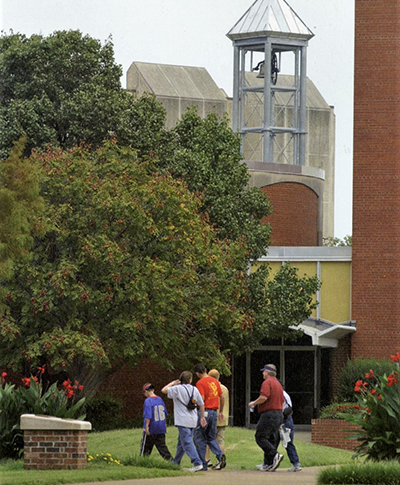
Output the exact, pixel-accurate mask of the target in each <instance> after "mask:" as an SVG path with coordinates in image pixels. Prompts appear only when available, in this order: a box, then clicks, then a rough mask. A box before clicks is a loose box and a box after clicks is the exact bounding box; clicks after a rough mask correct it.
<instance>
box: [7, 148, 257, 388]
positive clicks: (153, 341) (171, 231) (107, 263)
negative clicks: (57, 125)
mask: <svg viewBox="0 0 400 485" xmlns="http://www.w3.org/2000/svg"><path fill="white" fill-rule="evenodd" d="M33 160H34V161H35V162H36V163H40V164H41V166H42V167H43V168H44V170H45V172H46V177H45V179H44V181H43V184H42V194H43V196H44V198H45V201H46V213H45V216H46V219H47V223H48V230H47V233H46V235H45V236H44V237H41V238H37V239H36V242H35V247H34V249H33V255H32V258H31V260H30V261H29V263H28V264H24V265H21V266H20V267H18V268H17V270H16V276H15V278H14V280H13V282H12V284H11V285H10V290H9V293H8V295H7V302H8V305H9V313H8V314H7V315H6V316H5V317H4V318H3V319H2V321H1V326H0V329H1V341H2V353H1V361H0V365H1V364H9V363H10V362H12V363H13V364H14V365H15V366H20V365H21V364H23V363H24V362H25V363H28V364H30V365H33V364H35V363H37V362H43V361H45V362H49V363H50V364H51V367H52V368H53V370H62V369H64V370H67V371H68V372H69V374H70V375H73V376H74V378H78V380H79V381H81V382H84V380H85V378H86V377H87V376H88V375H89V374H88V373H87V369H88V368H89V367H90V368H94V369H96V373H97V374H98V375H101V373H102V372H104V371H105V370H106V369H115V368H117V367H118V366H120V365H122V364H123V363H125V362H130V363H131V364H135V363H138V362H139V360H140V359H141V358H142V357H144V356H146V357H149V358H150V359H157V360H158V361H159V362H162V363H163V364H164V365H166V366H172V363H174V364H175V365H177V364H179V362H181V363H183V362H185V361H186V362H187V361H192V360H196V359H198V360H201V359H203V358H204V357H205V356H207V357H208V359H212V360H213V361H215V362H217V363H218V364H219V365H220V366H222V367H224V366H226V359H225V352H227V351H228V350H229V348H230V346H231V345H230V344H231V342H232V341H233V340H234V339H235V335H237V334H239V333H240V332H241V331H242V330H243V329H245V328H248V327H250V324H251V317H250V316H249V315H247V314H246V312H244V311H243V309H242V308H241V306H240V304H239V302H240V300H241V298H243V296H244V291H245V282H246V267H241V265H242V262H243V260H244V258H243V253H244V252H245V248H244V247H243V245H241V244H240V243H239V242H237V243H234V242H228V241H226V240H219V239H218V238H217V237H216V235H215V234H214V231H213V229H212V228H211V226H210V224H209V223H208V222H207V220H206V219H205V218H204V217H202V216H200V215H199V214H198V207H199V205H200V204H201V200H200V199H199V198H198V197H196V196H194V195H193V194H192V193H190V192H189V191H188V190H187V188H186V186H185V184H184V183H183V182H182V181H181V182H179V181H176V180H173V179H172V178H171V177H170V176H168V175H161V174H158V173H156V172H151V170H150V168H149V165H148V164H146V163H139V162H138V160H137V159H136V154H135V152H134V151H133V150H131V149H127V148H126V149H125V148H124V149H119V148H117V146H116V145H114V144H111V143H109V144H108V145H107V146H106V147H104V148H101V149H99V150H97V151H95V152H90V151H88V150H86V149H83V148H75V149H73V150H70V151H68V152H63V151H60V150H53V151H48V152H46V153H44V154H41V155H39V154H36V155H35V156H34V157H33ZM221 331H223V332H224V333H225V335H226V336H227V340H226V341H224V342H223V343H222V342H221V341H220V340H219V338H218V335H219V334H220V332H221Z"/></svg>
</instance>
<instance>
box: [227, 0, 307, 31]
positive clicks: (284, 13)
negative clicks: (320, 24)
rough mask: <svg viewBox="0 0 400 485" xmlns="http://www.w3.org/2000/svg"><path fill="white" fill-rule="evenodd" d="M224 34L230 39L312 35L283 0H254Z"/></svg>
mask: <svg viewBox="0 0 400 485" xmlns="http://www.w3.org/2000/svg"><path fill="white" fill-rule="evenodd" d="M226 35H227V37H229V39H231V40H238V39H249V38H254V37H269V36H273V37H286V38H288V37H289V38H292V39H293V38H295V39H303V40H308V39H311V37H313V36H314V34H313V33H312V32H311V30H310V29H309V28H308V27H307V26H306V24H305V23H304V22H303V21H302V20H301V19H300V17H299V16H298V15H297V14H296V12H295V11H294V10H293V9H292V8H291V7H290V6H289V4H288V3H287V2H286V1H285V0H256V1H255V2H254V3H253V5H252V6H251V7H250V8H249V9H248V10H247V11H246V13H245V14H244V15H243V16H242V17H241V19H240V20H239V21H238V22H237V23H236V24H235V25H234V26H233V27H232V28H231V30H230V31H229V32H228V33H227V34H226Z"/></svg>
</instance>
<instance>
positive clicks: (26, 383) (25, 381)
mask: <svg viewBox="0 0 400 485" xmlns="http://www.w3.org/2000/svg"><path fill="white" fill-rule="evenodd" d="M21 380H22V384H23V385H24V386H25V387H29V386H30V385H31V380H30V378H29V377H23V378H22V379H21Z"/></svg>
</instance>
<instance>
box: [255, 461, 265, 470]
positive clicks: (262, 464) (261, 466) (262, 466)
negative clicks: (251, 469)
mask: <svg viewBox="0 0 400 485" xmlns="http://www.w3.org/2000/svg"><path fill="white" fill-rule="evenodd" d="M256 468H257V470H262V469H263V468H264V463H261V465H256Z"/></svg>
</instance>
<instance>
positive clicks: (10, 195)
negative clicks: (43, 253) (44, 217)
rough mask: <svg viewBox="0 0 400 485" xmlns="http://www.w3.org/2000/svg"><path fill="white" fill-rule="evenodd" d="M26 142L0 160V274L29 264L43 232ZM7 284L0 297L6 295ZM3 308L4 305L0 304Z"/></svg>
mask: <svg viewBox="0 0 400 485" xmlns="http://www.w3.org/2000/svg"><path fill="white" fill-rule="evenodd" d="M23 146H24V139H21V140H20V141H19V142H18V143H16V144H15V145H14V147H13V149H12V150H11V154H10V156H9V157H8V159H7V160H3V161H1V160H0V207H1V210H0V274H1V279H2V280H3V282H6V281H7V280H8V279H9V278H10V277H11V275H12V270H13V265H14V263H15V262H16V261H26V260H27V258H28V257H29V249H30V248H31V247H32V245H33V237H34V235H35V234H39V233H40V232H41V230H43V227H42V223H41V221H40V220H39V216H40V214H41V213H42V211H43V209H44V204H43V198H42V197H41V196H40V195H39V180H40V174H39V171H38V169H37V167H36V166H35V165H34V164H32V163H31V162H30V161H29V160H26V159H25V160H24V159H22V157H21V154H22V150H23ZM4 290H5V287H4V284H3V285H0V295H2V296H4V295H3V293H4ZM0 309H1V310H2V309H3V306H2V305H1V303H0Z"/></svg>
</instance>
